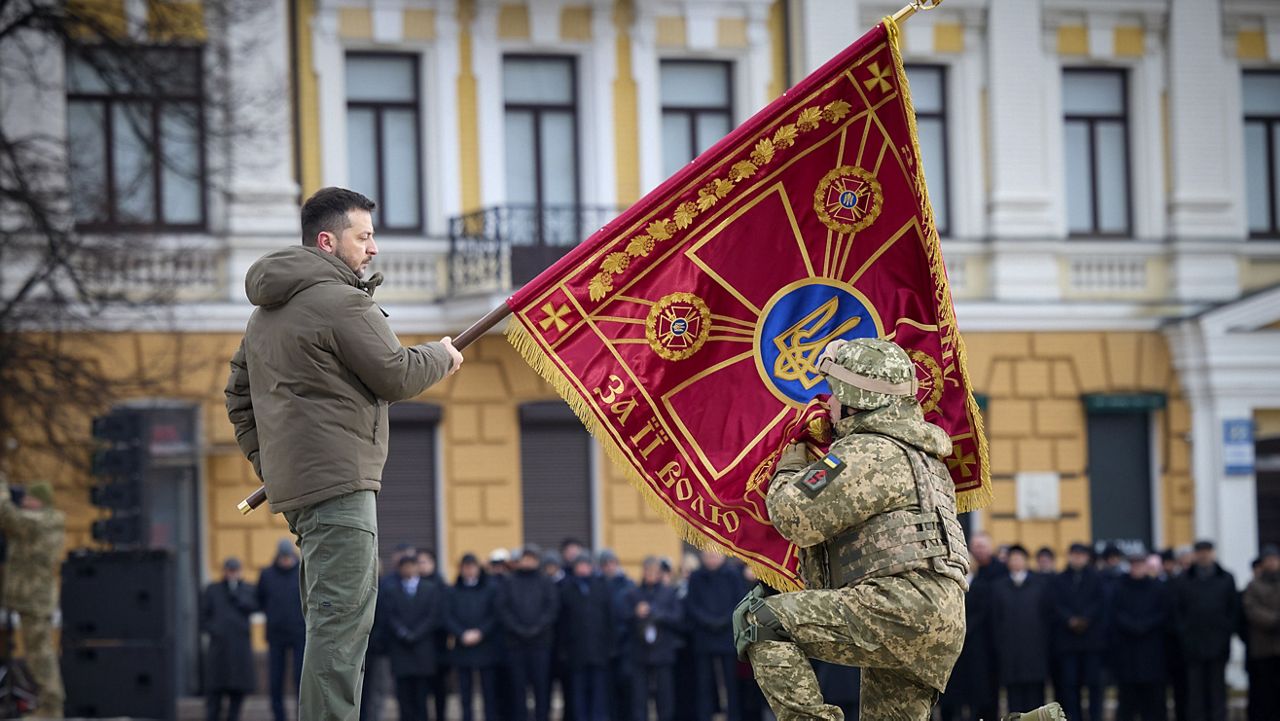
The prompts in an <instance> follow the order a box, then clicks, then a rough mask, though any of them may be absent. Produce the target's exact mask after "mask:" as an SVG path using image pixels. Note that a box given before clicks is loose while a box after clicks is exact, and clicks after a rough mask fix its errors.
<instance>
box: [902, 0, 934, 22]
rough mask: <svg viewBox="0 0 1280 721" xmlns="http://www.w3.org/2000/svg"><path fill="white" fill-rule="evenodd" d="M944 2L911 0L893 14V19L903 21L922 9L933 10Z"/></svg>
mask: <svg viewBox="0 0 1280 721" xmlns="http://www.w3.org/2000/svg"><path fill="white" fill-rule="evenodd" d="M941 4H942V0H911V3H910V4H909V5H907V6H906V7H904V8H902V9H901V10H899V11H898V12H896V13H894V14H893V21H894V22H895V23H901V22H902V21H903V20H906V19H907V18H909V17H911V16H912V15H915V14H916V12H917V11H920V10H932V9H934V8H936V7H938V6H939V5H941Z"/></svg>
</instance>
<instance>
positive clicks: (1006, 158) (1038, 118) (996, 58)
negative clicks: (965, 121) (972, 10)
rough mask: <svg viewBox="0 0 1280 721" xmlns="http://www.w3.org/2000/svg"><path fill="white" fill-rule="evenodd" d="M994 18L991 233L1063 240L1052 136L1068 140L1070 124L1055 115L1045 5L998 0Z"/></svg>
mask: <svg viewBox="0 0 1280 721" xmlns="http://www.w3.org/2000/svg"><path fill="white" fill-rule="evenodd" d="M987 18H988V29H987V53H988V58H989V62H988V66H989V68H990V76H989V86H988V102H989V103H990V112H989V113H988V114H987V115H988V118H989V123H990V133H991V134H990V137H991V150H990V152H991V174H992V189H991V198H990V209H991V229H990V230H991V234H992V235H993V236H995V237H1004V238H1008V237H1041V238H1044V237H1050V236H1053V235H1057V234H1058V232H1057V230H1058V228H1057V226H1058V225H1059V223H1058V222H1057V219H1056V216H1055V212H1054V208H1055V204H1054V203H1053V187H1054V184H1053V183H1051V181H1050V178H1049V177H1048V174H1049V172H1051V171H1052V172H1057V171H1058V170H1059V169H1060V168H1061V167H1062V166H1061V164H1060V163H1057V162H1054V160H1055V158H1054V157H1053V154H1052V153H1051V152H1050V149H1051V147H1050V143H1049V137H1050V133H1051V132H1056V133H1057V134H1058V136H1061V126H1062V121H1061V119H1060V118H1059V117H1057V116H1056V115H1054V114H1052V113H1051V112H1050V111H1051V110H1052V109H1053V108H1055V107H1057V106H1059V105H1060V104H1061V103H1060V101H1058V99H1057V98H1055V97H1049V96H1051V95H1054V94H1056V92H1057V88H1058V87H1059V83H1058V82H1057V77H1056V74H1055V73H1054V68H1053V67H1052V65H1051V64H1050V62H1049V61H1048V59H1047V58H1046V50H1045V47H1044V32H1043V28H1042V14H1041V5H1040V3H1038V2H1026V0H991V5H990V8H989V10H988V13H987ZM908 32H910V31H908ZM1058 145H1059V146H1060V145H1061V143H1060V142H1059V144H1058ZM1058 154H1059V155H1060V154H1061V153H1058ZM1059 185H1060V183H1059Z"/></svg>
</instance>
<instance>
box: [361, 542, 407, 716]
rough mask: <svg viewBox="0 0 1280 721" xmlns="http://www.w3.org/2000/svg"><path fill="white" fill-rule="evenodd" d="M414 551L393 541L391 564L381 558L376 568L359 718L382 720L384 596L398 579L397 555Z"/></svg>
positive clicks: (387, 686) (386, 675)
mask: <svg viewBox="0 0 1280 721" xmlns="http://www.w3.org/2000/svg"><path fill="white" fill-rule="evenodd" d="M416 553H417V551H416V550H414V548H413V546H412V545H410V544H408V543H399V544H396V547H395V548H394V549H393V550H392V551H391V568H390V569H385V568H383V567H382V564H381V562H379V564H378V571H379V573H381V574H382V575H381V576H379V577H378V598H377V600H376V602H375V604H374V610H373V628H372V629H371V630H370V631H369V647H368V649H366V651H365V656H364V688H363V689H362V690H361V692H360V721H382V713H383V711H384V710H385V707H386V699H387V695H388V693H389V692H391V691H392V689H391V664H390V662H389V661H388V660H387V644H388V643H389V634H390V631H389V630H388V628H387V599H388V598H390V596H391V591H392V589H394V588H395V586H396V584H398V583H400V571H399V568H400V559H402V558H405V557H406V556H413V555H414V554H416Z"/></svg>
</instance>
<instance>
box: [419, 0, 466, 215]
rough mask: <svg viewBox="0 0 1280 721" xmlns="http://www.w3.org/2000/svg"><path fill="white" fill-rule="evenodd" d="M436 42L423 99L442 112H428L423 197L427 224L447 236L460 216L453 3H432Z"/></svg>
mask: <svg viewBox="0 0 1280 721" xmlns="http://www.w3.org/2000/svg"><path fill="white" fill-rule="evenodd" d="M435 10H436V39H435V41H434V42H433V43H432V46H431V50H430V53H431V56H430V57H431V60H430V63H429V64H428V71H429V72H430V73H431V78H430V80H429V82H428V83H427V88H426V92H427V93H429V95H426V96H425V97H429V98H433V99H434V100H433V101H429V102H431V105H430V106H429V107H434V108H442V109H444V111H443V112H434V113H432V112H428V113H426V115H427V116H428V117H430V118H431V119H432V124H431V125H428V129H429V130H430V131H431V132H432V133H433V134H434V136H435V141H434V142H433V143H432V146H433V147H432V150H433V151H434V152H430V153H429V157H428V158H427V159H426V161H427V163H428V167H431V166H434V167H432V170H433V171H434V172H430V173H428V174H427V193H428V197H429V199H430V201H431V203H430V206H429V207H430V208H431V210H430V212H429V213H428V216H427V217H428V221H429V222H430V224H431V230H434V231H436V232H441V233H443V232H447V231H448V229H449V218H451V217H453V216H456V215H458V214H460V213H461V212H462V184H461V183H459V182H458V178H460V177H462V155H461V150H460V149H459V147H458V130H459V129H458V112H457V97H458V65H459V61H458V12H457V5H456V3H455V2H454V0H437V2H436V8H435Z"/></svg>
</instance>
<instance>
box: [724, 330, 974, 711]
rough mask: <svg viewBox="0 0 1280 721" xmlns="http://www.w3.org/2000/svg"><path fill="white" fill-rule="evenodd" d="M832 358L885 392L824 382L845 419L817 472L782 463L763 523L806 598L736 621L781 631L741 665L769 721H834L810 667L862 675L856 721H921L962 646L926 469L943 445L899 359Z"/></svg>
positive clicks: (882, 344) (948, 536)
mask: <svg viewBox="0 0 1280 721" xmlns="http://www.w3.org/2000/svg"><path fill="white" fill-rule="evenodd" d="M834 355H835V360H836V362H837V363H838V364H839V365H840V366H841V367H843V368H846V369H850V368H852V369H854V371H855V373H857V374H860V375H861V376H863V378H864V379H867V378H870V379H871V380H872V382H870V383H867V384H866V385H870V386H872V387H876V388H883V389H889V390H893V391H895V392H893V393H881V392H872V391H868V390H864V389H863V388H860V387H854V386H851V385H848V384H847V383H843V382H840V381H839V380H837V379H836V378H834V377H833V378H830V381H831V385H832V387H833V390H834V391H835V395H836V397H838V398H839V402H840V403H841V404H843V405H844V406H846V407H847V408H848V409H850V410H852V411H854V415H852V416H849V417H847V418H843V419H841V420H838V421H837V422H836V424H835V431H836V433H835V435H836V440H835V442H834V444H833V445H832V446H831V451H830V453H829V454H828V456H827V457H826V458H824V459H822V460H820V461H819V462H818V463H816V464H812V465H809V461H808V459H807V458H805V456H804V455H803V453H802V452H801V451H798V450H796V449H795V448H794V447H793V449H789V452H788V453H784V455H783V458H782V460H781V461H780V463H779V465H778V469H777V471H776V473H775V476H774V478H773V480H772V482H771V483H770V485H769V491H768V496H767V504H768V509H769V516H770V519H771V520H772V522H773V523H774V525H775V526H776V527H777V528H778V531H779V532H781V533H782V535H783V536H785V537H786V538H787V539H789V540H790V541H792V542H793V543H795V544H796V545H797V546H798V547H799V549H800V569H801V575H802V576H803V578H804V581H805V584H806V586H807V588H808V589H809V590H805V591H798V592H795V593H783V594H779V595H775V596H770V597H767V598H765V599H764V600H763V602H759V604H760V605H757V606H755V607H754V608H756V609H760V606H763V609H762V610H758V611H757V612H756V613H748V614H747V616H748V620H749V621H750V622H753V623H754V622H755V621H756V620H757V618H761V619H762V618H764V617H765V616H767V615H770V614H769V613H768V612H771V615H772V616H774V617H775V618H776V621H775V622H774V624H775V627H780V631H781V632H780V634H778V635H776V636H775V639H777V640H756V641H755V642H753V643H750V645H749V646H748V647H747V656H748V658H749V659H750V660H751V665H752V666H753V667H754V669H755V675H756V679H757V681H758V682H759V684H760V688H761V689H762V690H763V691H764V694H765V696H766V697H767V698H768V700H769V705H770V706H771V707H772V708H773V710H774V713H776V714H777V716H778V719H779V721H791V720H792V719H808V718H818V719H832V720H839V719H843V717H844V715H843V713H842V712H841V711H840V709H839V708H838V707H836V706H832V705H828V704H825V703H823V699H822V692H821V690H820V689H819V688H818V681H817V678H816V677H815V675H814V672H813V669H812V667H811V666H810V664H809V660H808V659H809V658H810V657H812V658H818V659H821V660H823V661H828V662H832V663H838V664H844V665H849V666H860V667H862V669H863V676H862V699H861V718H862V719H864V721H878V720H879V719H927V718H929V715H930V710H931V709H932V707H933V704H934V702H935V700H936V699H937V697H938V694H939V693H940V692H941V691H942V689H943V688H944V687H945V686H946V684H947V678H948V677H949V676H950V674H951V667H952V665H954V663H955V660H956V657H957V656H958V655H959V654H960V647H961V645H962V644H963V642H964V633H965V617H964V594H965V591H966V589H967V587H968V584H967V582H966V580H965V576H966V574H967V572H968V565H969V564H968V555H967V550H966V548H965V544H964V537H963V534H962V531H961V529H960V525H959V523H958V522H957V521H956V511H955V489H954V486H953V484H952V481H951V478H950V475H949V474H948V472H947V469H946V466H945V465H944V464H943V463H942V461H941V460H939V458H942V457H945V456H947V455H949V454H950V452H951V440H950V438H949V437H948V436H947V434H946V433H945V432H944V431H943V430H942V429H941V428H939V427H938V426H935V425H933V424H931V423H928V422H926V421H925V420H924V417H923V415H922V413H921V411H920V405H919V404H918V403H917V402H916V400H915V396H914V392H913V391H910V390H908V389H907V388H910V387H913V385H912V384H913V380H914V377H915V369H914V366H913V365H912V363H911V361H910V359H909V358H908V357H907V355H906V353H904V352H903V351H902V349H901V348H898V347H897V346H896V345H894V344H892V343H889V342H887V341H880V340H872V339H862V340H858V341H854V342H851V343H849V344H847V345H845V346H843V347H840V348H839V349H838V350H837V351H836V352H835V354H834ZM877 380H878V383H877V382H875V381H877ZM832 402H833V403H835V402H837V401H836V399H835V398H833V399H832ZM841 464H843V465H841ZM764 611H767V612H764ZM766 637H767V636H766Z"/></svg>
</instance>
